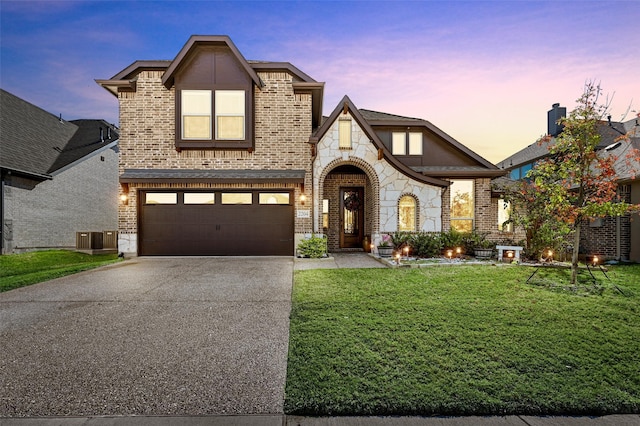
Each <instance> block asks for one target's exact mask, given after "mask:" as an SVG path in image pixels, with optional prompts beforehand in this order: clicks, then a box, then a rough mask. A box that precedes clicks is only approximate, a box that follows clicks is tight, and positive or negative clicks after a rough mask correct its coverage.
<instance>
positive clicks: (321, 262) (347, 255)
mask: <svg viewBox="0 0 640 426" xmlns="http://www.w3.org/2000/svg"><path fill="white" fill-rule="evenodd" d="M386 267H387V265H386V264H385V263H384V262H383V261H381V260H380V258H378V257H375V256H372V255H370V254H368V253H364V252H342V253H329V257H325V258H321V259H301V258H296V259H295V264H294V269H295V270H296V271H302V270H308V269H338V268H386Z"/></svg>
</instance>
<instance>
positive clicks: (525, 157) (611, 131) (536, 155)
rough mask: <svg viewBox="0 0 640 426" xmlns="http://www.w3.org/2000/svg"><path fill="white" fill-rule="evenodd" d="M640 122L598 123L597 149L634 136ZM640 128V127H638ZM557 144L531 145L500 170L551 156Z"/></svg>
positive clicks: (549, 141) (551, 140) (502, 163)
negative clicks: (552, 148)
mask: <svg viewBox="0 0 640 426" xmlns="http://www.w3.org/2000/svg"><path fill="white" fill-rule="evenodd" d="M637 122H638V120H637V119H635V120H630V121H627V122H625V123H620V122H606V121H600V122H598V132H599V133H600V142H599V143H598V146H597V148H596V149H604V148H606V147H608V146H610V145H612V144H614V143H616V142H617V140H618V139H619V138H620V137H621V136H623V135H625V134H627V132H630V134H629V135H630V136H632V135H633V128H634V127H635V126H636V123H637ZM638 127H640V126H638ZM635 137H640V131H637V132H636V136H635ZM555 143H556V138H549V139H541V141H539V142H534V143H532V144H531V145H529V146H527V147H526V148H524V149H521V150H520V151H518V152H516V153H515V154H512V155H510V156H509V157H507V158H505V159H504V160H502V161H500V162H499V163H498V166H499V167H500V168H503V169H505V170H509V169H512V168H516V167H519V166H521V165H524V164H528V163H531V162H534V161H536V160H539V159H541V158H544V157H546V156H547V155H549V150H550V149H551V147H552V146H554V145H555Z"/></svg>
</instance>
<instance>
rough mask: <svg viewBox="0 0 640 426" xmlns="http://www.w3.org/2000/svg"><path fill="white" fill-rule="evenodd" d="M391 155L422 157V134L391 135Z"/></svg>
mask: <svg viewBox="0 0 640 426" xmlns="http://www.w3.org/2000/svg"><path fill="white" fill-rule="evenodd" d="M391 153H392V154H393V155H422V133H420V132H408V133H407V132H393V133H392V134H391Z"/></svg>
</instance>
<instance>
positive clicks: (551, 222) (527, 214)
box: [501, 172, 571, 259]
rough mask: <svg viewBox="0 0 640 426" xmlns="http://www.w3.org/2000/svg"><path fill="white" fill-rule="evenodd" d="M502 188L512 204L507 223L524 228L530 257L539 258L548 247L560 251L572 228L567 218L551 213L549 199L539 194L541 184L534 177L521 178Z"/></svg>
mask: <svg viewBox="0 0 640 426" xmlns="http://www.w3.org/2000/svg"><path fill="white" fill-rule="evenodd" d="M531 174H533V172H532V173H531ZM501 189H502V190H503V191H504V200H505V201H508V202H510V203H511V206H512V209H511V214H510V217H509V220H508V221H507V222H506V223H512V224H513V225H514V226H516V227H520V228H522V229H523V230H524V233H525V241H526V247H527V251H526V253H527V257H529V258H531V259H539V258H540V257H541V255H543V254H544V253H546V251H547V250H548V249H553V250H554V251H555V252H559V251H561V250H562V249H563V248H564V244H565V242H566V237H567V235H568V234H569V233H570V232H571V229H570V227H569V226H568V225H567V224H566V223H565V222H563V221H561V220H557V219H556V218H555V217H552V216H549V214H548V213H547V200H546V199H545V198H544V197H540V196H538V188H537V187H536V186H535V184H534V183H533V182H532V181H530V180H528V179H525V180H521V181H518V182H515V183H513V184H511V185H508V186H506V187H503V188H501Z"/></svg>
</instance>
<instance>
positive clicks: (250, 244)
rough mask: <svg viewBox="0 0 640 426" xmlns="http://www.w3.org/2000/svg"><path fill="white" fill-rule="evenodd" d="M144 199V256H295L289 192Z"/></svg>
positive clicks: (173, 194) (186, 193) (152, 193)
mask: <svg viewBox="0 0 640 426" xmlns="http://www.w3.org/2000/svg"><path fill="white" fill-rule="evenodd" d="M140 200H141V206H140V207H141V208H140V217H139V230H140V254H141V255H181V256H198V255H199V256H267V255H279V256H292V255H293V205H292V201H293V200H292V195H291V193H290V192H287V191H273V190H269V191H244V192H237V191H236V192H232V191H215V192H213V191H211V192H204V191H203V192H195V191H172V192H160V191H146V192H142V193H141V194H140Z"/></svg>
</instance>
